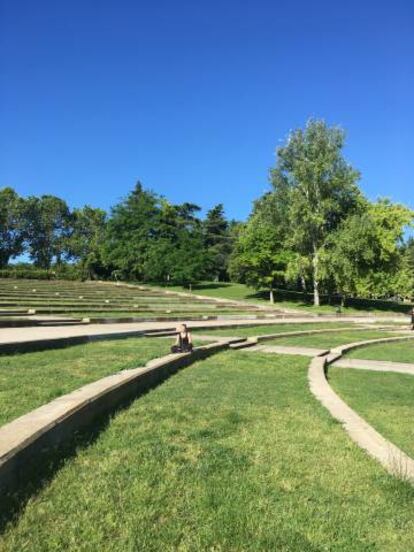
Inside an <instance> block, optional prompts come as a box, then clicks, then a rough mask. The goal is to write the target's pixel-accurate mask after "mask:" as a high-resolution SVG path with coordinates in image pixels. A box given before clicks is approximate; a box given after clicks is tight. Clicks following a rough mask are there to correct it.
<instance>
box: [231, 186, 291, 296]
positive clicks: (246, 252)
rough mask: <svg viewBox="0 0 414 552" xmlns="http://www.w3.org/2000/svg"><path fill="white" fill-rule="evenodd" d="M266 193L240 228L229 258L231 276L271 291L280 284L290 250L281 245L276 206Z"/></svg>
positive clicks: (289, 258)
mask: <svg viewBox="0 0 414 552" xmlns="http://www.w3.org/2000/svg"><path fill="white" fill-rule="evenodd" d="M273 199H274V197H272V196H270V195H268V196H265V198H263V199H262V200H261V201H258V202H256V204H255V207H254V210H253V213H252V215H251V217H250V218H249V220H248V222H247V224H246V225H244V226H243V227H241V229H240V231H239V235H238V239H237V242H236V244H235V248H234V251H233V255H232V257H231V260H230V275H231V277H232V278H234V279H235V280H236V281H239V282H240V281H241V282H245V283H246V284H248V285H250V286H252V287H254V288H256V289H261V288H267V289H269V290H270V298H271V300H273V290H274V288H276V287H280V286H283V284H284V283H285V273H286V269H287V266H288V265H289V263H290V262H291V261H292V260H293V254H292V252H291V251H289V250H287V249H284V248H283V242H282V241H281V239H280V238H281V231H280V227H279V225H278V224H277V222H278V221H277V219H275V211H276V207H275V205H274V202H273V201H272V200H273Z"/></svg>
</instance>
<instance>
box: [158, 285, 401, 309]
mask: <svg viewBox="0 0 414 552" xmlns="http://www.w3.org/2000/svg"><path fill="white" fill-rule="evenodd" d="M168 289H170V290H172V291H185V292H186V293H189V290H188V289H187V288H184V287H182V286H168ZM192 291H193V293H195V294H197V295H206V296H208V297H218V298H225V299H233V300H239V301H249V302H253V303H263V304H267V305H269V304H270V303H269V294H268V293H267V292H265V291H259V292H257V291H255V290H254V289H252V288H250V287H248V286H246V285H245V284H235V283H226V282H203V283H200V284H196V285H193V286H192ZM275 298H276V302H275V305H274V306H275V308H277V307H279V308H283V309H295V310H302V311H308V312H313V313H318V312H320V313H333V312H335V311H336V308H337V307H336V306H332V305H324V304H322V305H321V306H320V307H314V306H313V305H312V299H311V296H310V294H308V295H305V294H303V293H297V292H289V291H286V292H284V291H283V290H278V291H277V292H275ZM402 309H404V310H405V311H408V310H409V309H410V305H401V304H398V303H392V302H375V301H363V300H360V301H354V302H353V305H352V306H348V307H346V308H344V309H343V312H344V313H346V314H358V313H359V314H361V313H363V312H367V311H369V312H370V313H377V314H393V313H400V312H401V310H402Z"/></svg>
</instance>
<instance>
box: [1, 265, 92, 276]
mask: <svg viewBox="0 0 414 552" xmlns="http://www.w3.org/2000/svg"><path fill="white" fill-rule="evenodd" d="M0 278H22V279H28V280H55V279H59V280H80V279H81V271H80V269H79V267H78V266H77V265H69V264H61V265H55V266H52V267H51V268H50V269H47V268H39V267H37V266H34V265H32V264H30V263H18V264H15V265H9V266H8V267H7V268H2V269H0Z"/></svg>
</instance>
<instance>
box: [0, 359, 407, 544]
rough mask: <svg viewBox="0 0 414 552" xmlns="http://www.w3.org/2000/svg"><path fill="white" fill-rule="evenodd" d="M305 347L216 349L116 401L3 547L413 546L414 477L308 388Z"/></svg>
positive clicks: (29, 506) (2, 540)
mask: <svg viewBox="0 0 414 552" xmlns="http://www.w3.org/2000/svg"><path fill="white" fill-rule="evenodd" d="M307 364H308V361H307V360H306V359H302V358H298V357H288V358H286V357H282V356H276V355H275V356H272V357H269V356H266V355H257V356H256V355H255V356H253V355H244V354H243V353H235V352H227V353H222V354H220V355H216V356H215V357H212V358H210V359H208V360H206V361H203V362H199V363H197V364H196V365H194V366H192V367H190V368H188V369H186V370H183V371H181V372H180V373H179V374H177V375H176V376H174V377H172V378H171V379H170V380H169V381H167V382H166V383H164V384H163V385H162V386H160V387H158V388H157V389H155V390H154V391H152V392H150V393H148V394H147V395H145V396H143V397H141V398H140V399H139V400H137V401H135V402H134V403H133V404H132V406H131V407H130V408H129V409H127V410H124V411H122V412H121V413H118V414H117V415H116V416H115V417H114V418H113V420H112V422H111V424H110V425H109V427H108V428H107V430H106V431H104V432H103V433H102V434H101V435H100V437H99V438H98V439H97V441H95V442H94V443H93V444H91V445H90V446H89V447H88V448H86V449H82V450H79V452H78V455H77V457H75V458H72V459H70V460H68V461H67V462H66V464H65V466H64V467H63V468H62V469H61V470H60V471H59V472H58V473H57V475H56V477H55V478H54V480H53V481H52V482H51V483H50V484H49V485H47V486H46V487H45V488H44V489H43V490H41V491H40V492H39V493H38V494H37V495H36V496H34V497H33V498H32V499H31V500H30V501H29V503H28V504H27V506H26V508H25V510H24V512H23V514H22V515H21V517H20V518H19V519H18V520H17V522H16V523H15V524H13V525H9V526H8V527H7V529H6V531H5V533H4V535H3V537H0V550H1V551H2V552H11V551H13V552H15V551H19V552H26V551H27V552H29V551H30V552H38V551H42V552H47V551H60V550H76V551H91V552H92V551H93V552H95V551H97V550H99V551H100V552H105V551H108V552H109V551H113V550H122V551H123V552H135V551H139V550H145V551H160V550H162V551H176V550H181V551H197V550H210V551H247V550H248V551H253V550H254V551H263V550H269V551H270V550H272V551H273V550H274V551H278V552H279V551H281V552H283V551H289V552H292V551H297V552H308V551H309V552H316V551H322V550H326V551H328V550H329V551H331V550H332V551H333V550H338V551H347V552H352V551H354V552H360V551H362V550H364V551H367V550H381V551H389V552H401V551H407V552H408V551H412V543H413V534H414V489H413V488H412V487H410V486H409V485H408V484H406V483H402V482H399V481H397V480H396V479H394V478H392V477H391V476H388V475H387V474H386V473H385V472H384V471H383V469H382V468H381V467H380V466H379V465H378V464H376V463H375V462H374V460H372V459H371V458H369V457H368V456H367V455H366V454H365V453H364V452H363V451H361V450H360V449H358V448H357V447H356V446H355V445H354V444H353V443H352V442H351V441H350V440H349V438H348V437H347V436H346V434H345V433H344V431H343V429H342V428H341V426H340V425H339V424H337V423H335V422H334V421H333V420H332V419H331V418H330V416H329V415H328V413H327V412H326V411H325V410H324V409H323V408H322V407H321V406H320V405H319V404H318V403H317V402H316V401H315V400H314V399H313V397H312V396H311V395H310V393H309V390H308V383H307Z"/></svg>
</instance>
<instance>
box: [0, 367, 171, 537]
mask: <svg viewBox="0 0 414 552" xmlns="http://www.w3.org/2000/svg"><path fill="white" fill-rule="evenodd" d="M174 373H176V371H174V372H172V373H170V374H168V375H163V376H162V377H161V379H160V380H158V381H157V382H156V383H155V382H149V383H148V384H146V385H145V386H143V387H142V389H140V390H138V391H137V392H135V393H134V394H131V395H129V396H128V397H126V398H123V399H120V400H119V401H118V402H117V404H116V406H114V407H113V408H111V410H110V411H109V412H108V413H105V414H101V415H97V416H96V417H95V418H94V420H91V422H90V423H88V424H87V425H86V426H85V427H84V428H82V429H81V430H77V431H74V432H73V433H72V434H71V436H70V437H69V438H67V439H66V440H65V441H64V442H63V443H62V442H61V443H59V444H57V445H49V446H44V447H43V448H42V450H41V452H40V453H39V454H38V455H37V454H36V461H35V462H32V463H31V462H23V466H22V467H21V468H20V469H19V479H18V485H17V487H16V488H15V489H13V491H10V492H5V493H4V494H3V495H2V496H1V500H0V534H1V533H3V532H4V531H5V529H6V528H7V526H8V525H9V524H13V523H15V522H16V521H17V520H18V517H19V515H20V514H21V512H22V511H23V510H24V508H25V506H26V504H27V502H28V501H29V500H30V499H31V498H32V497H34V496H36V495H37V494H38V493H40V492H41V491H42V489H44V488H45V487H46V486H47V485H48V484H49V483H50V482H51V480H52V479H53V477H54V476H55V474H56V473H57V472H58V471H59V470H60V469H61V468H63V467H64V465H65V464H66V463H67V462H68V461H69V460H70V459H71V458H74V457H76V455H77V453H78V451H79V450H81V449H84V448H86V447H89V446H90V445H92V444H93V443H94V442H95V441H96V440H97V439H98V438H99V436H100V434H101V433H102V432H103V431H105V429H106V428H107V427H108V425H109V424H110V422H111V420H112V418H113V417H114V416H115V415H117V414H118V413H119V412H120V411H122V410H125V409H127V408H128V407H129V406H130V405H131V404H132V403H133V402H134V401H135V400H136V399H138V398H139V397H142V396H144V395H146V394H147V393H148V392H149V391H151V390H152V389H154V388H156V387H158V385H161V384H162V383H163V382H164V381H165V380H166V379H168V378H169V377H171V376H173V375H174Z"/></svg>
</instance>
